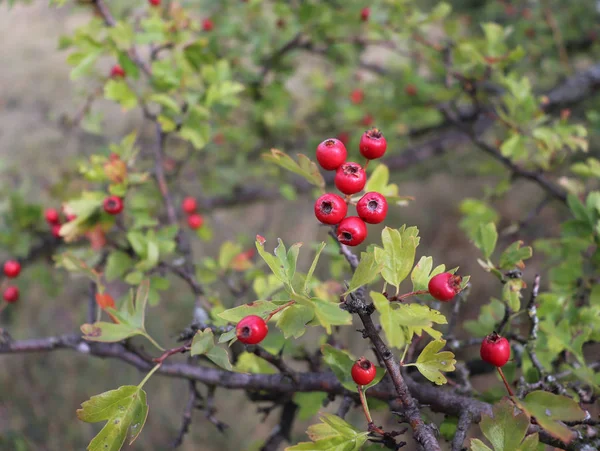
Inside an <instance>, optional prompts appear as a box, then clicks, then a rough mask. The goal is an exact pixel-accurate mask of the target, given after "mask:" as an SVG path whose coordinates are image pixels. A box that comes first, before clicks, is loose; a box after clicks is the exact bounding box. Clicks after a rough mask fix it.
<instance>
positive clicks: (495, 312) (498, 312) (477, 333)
mask: <svg viewBox="0 0 600 451" xmlns="http://www.w3.org/2000/svg"><path fill="white" fill-rule="evenodd" d="M503 316H504V304H503V303H502V302H501V301H499V300H498V299H495V298H492V299H491V301H490V302H489V303H488V304H486V305H484V306H482V307H481V309H480V310H479V317H478V318H477V320H469V321H465V322H464V327H465V329H466V330H467V331H468V332H469V333H470V334H471V335H473V336H474V337H485V336H486V335H487V334H489V333H490V330H494V327H496V324H498V323H499V322H500V321H501V320H502V317H503Z"/></svg>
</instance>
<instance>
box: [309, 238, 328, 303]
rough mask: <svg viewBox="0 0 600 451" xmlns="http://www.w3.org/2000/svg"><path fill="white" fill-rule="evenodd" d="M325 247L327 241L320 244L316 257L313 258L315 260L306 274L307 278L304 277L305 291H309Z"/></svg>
mask: <svg viewBox="0 0 600 451" xmlns="http://www.w3.org/2000/svg"><path fill="white" fill-rule="evenodd" d="M324 248H325V242H322V243H321V244H320V245H319V247H318V248H317V252H316V254H315V257H314V258H313V261H312V263H311V265H310V269H309V270H308V273H307V274H306V279H304V292H305V293H308V286H309V284H310V281H311V280H312V276H313V273H314V272H315V269H316V267H317V263H318V262H319V257H320V256H321V252H322V251H323V249H324Z"/></svg>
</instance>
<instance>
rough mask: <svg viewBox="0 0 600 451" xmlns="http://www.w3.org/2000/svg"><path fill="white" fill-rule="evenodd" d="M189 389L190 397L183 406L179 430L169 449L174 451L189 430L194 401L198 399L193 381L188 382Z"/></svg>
mask: <svg viewBox="0 0 600 451" xmlns="http://www.w3.org/2000/svg"><path fill="white" fill-rule="evenodd" d="M188 383H189V387H190V396H189V397H188V402H187V403H186V405H185V409H184V410H183V417H182V420H181V428H180V429H179V433H178V434H177V437H175V440H173V443H172V445H171V448H173V449H176V448H179V447H180V446H181V445H182V444H183V438H184V437H185V434H187V433H188V432H189V430H190V425H191V424H192V413H193V411H194V407H195V405H196V401H197V399H198V396H197V394H198V391H197V390H196V383H195V382H194V381H189V382H188Z"/></svg>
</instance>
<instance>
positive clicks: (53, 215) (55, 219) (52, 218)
mask: <svg viewBox="0 0 600 451" xmlns="http://www.w3.org/2000/svg"><path fill="white" fill-rule="evenodd" d="M44 216H45V218H46V222H47V223H48V224H58V223H59V222H60V216H59V215H58V211H56V210H55V209H54V208H47V209H46V211H45V212H44Z"/></svg>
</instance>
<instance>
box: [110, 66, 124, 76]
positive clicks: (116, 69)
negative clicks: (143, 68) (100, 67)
mask: <svg viewBox="0 0 600 451" xmlns="http://www.w3.org/2000/svg"><path fill="white" fill-rule="evenodd" d="M125 75H126V74H125V71H124V70H123V68H122V67H121V66H119V65H118V64H115V65H114V66H113V67H112V69H111V70H110V76H111V77H112V78H125Z"/></svg>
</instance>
